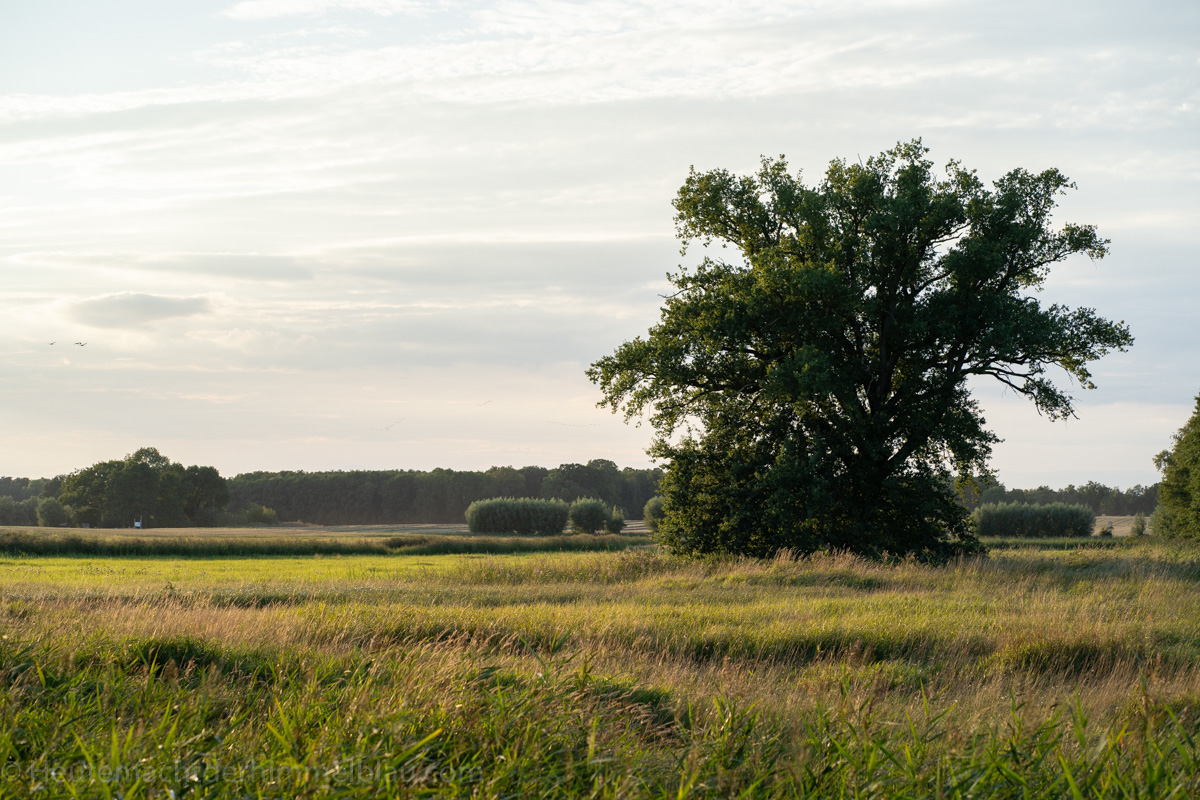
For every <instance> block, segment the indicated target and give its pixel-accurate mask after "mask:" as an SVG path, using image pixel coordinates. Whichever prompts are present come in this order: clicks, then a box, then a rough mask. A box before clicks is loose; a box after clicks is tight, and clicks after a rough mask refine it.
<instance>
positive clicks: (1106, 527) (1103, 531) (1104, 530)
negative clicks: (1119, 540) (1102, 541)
mask: <svg viewBox="0 0 1200 800" xmlns="http://www.w3.org/2000/svg"><path fill="white" fill-rule="evenodd" d="M1096 535H1097V536H1103V537H1104V538H1106V539H1111V538H1112V535H1113V526H1112V523H1111V522H1106V523H1104V524H1103V525H1102V526H1100V532H1099V533H1097V534H1096Z"/></svg>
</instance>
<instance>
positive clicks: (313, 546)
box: [0, 531, 650, 558]
mask: <svg viewBox="0 0 1200 800" xmlns="http://www.w3.org/2000/svg"><path fill="white" fill-rule="evenodd" d="M649 544H650V540H649V539H648V538H647V537H645V536H636V535H629V536H616V535H607V536H589V535H572V536H551V537H536V538H530V537H519V536H509V537H502V536H446V535H437V534H405V535H400V536H391V537H387V538H361V537H313V536H305V537H296V536H293V537H288V536H254V537H248V536H247V537H237V536H203V535H200V536H175V537H165V536H158V537H145V538H142V537H132V536H108V535H104V534H93V535H82V534H59V533H53V534H40V533H27V532H18V531H0V554H9V555H27V556H91V557H135V558H146V557H173V558H243V557H260V558H262V557H276V556H278V557H287V556H322V555H329V556H349V555H389V554H391V555H439V554H448V553H458V554H471V553H477V554H483V553H487V554H502V553H533V552H552V551H563V552H568V551H595V550H599V551H607V550H624V549H626V548H628V547H639V546H647V545H649Z"/></svg>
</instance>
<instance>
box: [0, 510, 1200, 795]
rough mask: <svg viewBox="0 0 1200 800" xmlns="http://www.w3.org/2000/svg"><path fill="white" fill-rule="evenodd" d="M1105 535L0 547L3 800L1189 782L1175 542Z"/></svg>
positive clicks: (1192, 649)
mask: <svg viewBox="0 0 1200 800" xmlns="http://www.w3.org/2000/svg"><path fill="white" fill-rule="evenodd" d="M273 533H274V534H275V535H278V532H273ZM404 533H405V532H401V531H391V532H389V533H388V534H387V535H386V536H380V537H368V538H387V537H395V536H398V535H401V534H404ZM226 535H227V536H230V537H234V538H237V537H238V534H236V533H233V532H231V533H228V534H226ZM262 535H263V534H261V533H246V534H243V535H242V536H244V538H247V539H253V538H255V537H260V536H262ZM314 535H315V534H314ZM323 535H325V536H329V537H332V538H333V539H335V540H336V539H337V538H338V534H337V532H328V531H327V532H325V533H324V534H323ZM350 535H351V536H358V535H360V534H359V532H352V533H351V534H350ZM405 535H412V534H411V532H409V533H407V534H405ZM143 538H145V537H143ZM165 539H166V540H168V541H169V540H170V539H171V537H170V536H167V537H165ZM1108 542H1112V543H1111V544H1105V545H1104V546H1094V547H1086V546H1085V547H1078V546H1077V547H1067V546H1065V545H1062V546H1059V545H1058V544H1053V545H1052V546H1047V547H1030V546H1028V543H1023V545H1022V546H1020V547H1011V548H995V549H993V553H992V555H991V557H989V558H987V559H982V560H972V561H967V562H962V563H958V564H954V565H952V566H950V567H945V568H934V567H926V566H922V565H918V564H913V563H908V564H901V565H898V566H885V565H880V564H875V563H870V562H864V561H861V560H858V559H855V558H852V557H848V556H819V557H814V558H810V559H805V560H798V561H797V560H789V559H777V560H775V561H771V562H751V561H736V560H727V561H715V562H706V563H698V562H686V561H679V560H675V559H672V558H670V557H667V556H665V555H662V554H660V553H658V552H656V551H654V550H653V549H649V548H645V547H638V548H635V549H633V550H627V551H622V552H593V553H589V552H557V553H527V554H507V555H479V554H476V555H470V554H468V555H404V554H402V553H401V552H400V551H399V550H396V549H389V550H387V553H388V554H386V555H384V554H341V555H338V554H333V555H322V554H316V555H308V556H303V557H299V556H273V557H266V556H258V557H251V558H248V557H239V558H220V557H213V556H211V555H206V556H205V557H202V558H181V557H166V556H156V557H145V556H137V555H128V556H120V557H102V556H97V557H85V556H78V555H74V556H63V555H30V554H24V555H17V554H12V553H10V554H9V555H7V556H0V624H2V626H3V633H2V634H0V636H2V637H3V638H0V677H2V680H0V685H2V687H3V695H2V696H3V710H2V712H0V713H2V721H3V722H2V726H0V748H2V749H3V751H4V752H3V760H4V762H5V764H4V765H3V767H0V795H2V796H4V797H8V796H39V797H49V796H86V797H118V796H119V797H124V798H136V797H164V796H174V797H183V796H188V797H230V798H233V797H257V796H262V797H326V796H345V797H376V796H401V797H404V796H422V795H426V794H433V795H448V796H464V797H497V798H498V797H536V796H549V797H581V796H596V797H627V796H629V797H638V796H653V797H665V796H671V797H736V796H746V797H933V796H943V797H955V796H959V797H1046V798H1057V797H1073V796H1074V797H1167V796H1178V797H1191V796H1196V794H1197V793H1198V792H1200V764H1198V761H1197V759H1198V753H1197V748H1196V744H1195V740H1194V738H1193V737H1194V736H1195V735H1196V733H1197V731H1198V730H1200V723H1198V722H1197V716H1196V715H1197V710H1198V708H1197V704H1198V703H1200V593H1198V592H1197V588H1200V548H1198V547H1196V546H1192V545H1185V544H1178V543H1169V542H1161V541H1156V540H1154V539H1152V538H1143V539H1125V540H1116V541H1115V542H1113V540H1108ZM1090 543H1091V542H1089V544H1090ZM200 552H203V551H200Z"/></svg>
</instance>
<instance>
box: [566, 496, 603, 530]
mask: <svg viewBox="0 0 1200 800" xmlns="http://www.w3.org/2000/svg"><path fill="white" fill-rule="evenodd" d="M608 519H609V516H608V506H606V505H605V504H604V501H603V500H592V499H589V498H582V499H579V500H576V501H575V502H574V503H571V527H572V528H574V529H575V530H576V531H577V532H579V533H595V532H596V531H598V530H600V529H601V528H603V527H604V525H605V523H606V522H608Z"/></svg>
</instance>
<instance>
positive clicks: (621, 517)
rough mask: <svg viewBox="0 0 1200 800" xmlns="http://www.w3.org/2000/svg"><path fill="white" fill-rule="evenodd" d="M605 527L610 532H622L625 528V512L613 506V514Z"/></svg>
mask: <svg viewBox="0 0 1200 800" xmlns="http://www.w3.org/2000/svg"><path fill="white" fill-rule="evenodd" d="M604 529H605V530H606V531H608V532H609V533H620V532H621V531H623V530H625V512H624V511H622V510H621V509H619V508H617V507H616V506H613V510H612V516H611V517H609V518H608V519H607V520H606V521H605V523H604Z"/></svg>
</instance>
